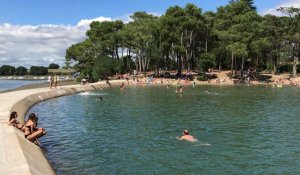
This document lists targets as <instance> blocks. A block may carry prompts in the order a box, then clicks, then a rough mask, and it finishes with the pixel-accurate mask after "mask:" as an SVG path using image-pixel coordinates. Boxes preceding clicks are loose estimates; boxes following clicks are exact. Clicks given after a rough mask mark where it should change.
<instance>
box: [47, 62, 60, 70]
mask: <svg viewBox="0 0 300 175" xmlns="http://www.w3.org/2000/svg"><path fill="white" fill-rule="evenodd" d="M48 69H59V65H58V64H55V63H51V64H49V66H48Z"/></svg>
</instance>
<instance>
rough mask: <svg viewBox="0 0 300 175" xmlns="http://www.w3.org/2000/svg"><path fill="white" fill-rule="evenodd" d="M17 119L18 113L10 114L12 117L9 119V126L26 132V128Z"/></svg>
mask: <svg viewBox="0 0 300 175" xmlns="http://www.w3.org/2000/svg"><path fill="white" fill-rule="evenodd" d="M17 117H18V113H17V112H16V111H14V112H12V113H11V114H10V117H9V122H8V125H9V126H14V127H16V128H18V129H19V130H21V131H23V132H24V131H25V126H24V125H23V124H22V123H20V122H19V120H18V119H17Z"/></svg>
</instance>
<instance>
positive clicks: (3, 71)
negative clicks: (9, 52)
mask: <svg viewBox="0 0 300 175" xmlns="http://www.w3.org/2000/svg"><path fill="white" fill-rule="evenodd" d="M15 70H16V68H15V67H14V66H10V65H3V66H1V67H0V75H3V76H8V75H14V74H15Z"/></svg>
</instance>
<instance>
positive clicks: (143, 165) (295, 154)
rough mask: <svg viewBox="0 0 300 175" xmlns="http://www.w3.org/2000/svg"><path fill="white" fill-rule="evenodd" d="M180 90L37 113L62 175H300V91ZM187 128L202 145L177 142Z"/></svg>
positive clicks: (68, 100) (119, 93) (78, 99)
mask: <svg viewBox="0 0 300 175" xmlns="http://www.w3.org/2000/svg"><path fill="white" fill-rule="evenodd" d="M207 90H209V91H210V92H218V94H217V95H216V94H214V93H205V91H207ZM174 91H175V89H173V88H169V89H167V88H166V87H143V88H141V87H130V88H126V89H125V90H120V89H119V88H111V89H105V90H103V91H94V92H90V94H93V95H79V94H77V95H72V96H65V97H61V98H57V99H52V100H49V101H45V102H41V103H39V104H37V105H36V106H34V107H33V108H32V109H31V110H30V112H36V113H37V114H38V115H39V118H40V119H39V120H40V124H39V125H40V126H42V127H45V128H46V129H47V131H48V134H47V135H46V136H45V137H44V138H42V139H41V142H42V144H43V146H44V149H45V151H46V155H47V157H48V158H49V160H50V161H51V163H52V164H53V166H54V167H55V169H56V170H57V172H58V174H72V175H73V174H130V175H131V174H137V175H138V174H213V175H214V174H300V168H299V165H300V159H299V156H300V147H299V145H300V127H299V124H300V119H299V114H300V108H299V106H300V101H299V94H300V90H299V89H296V88H292V87H285V88H280V89H273V88H266V87H264V86H256V87H251V86H250V87H247V86H234V87H211V86H200V87H196V88H192V87H189V88H185V89H184V94H183V95H182V96H180V95H179V94H177V93H175V92H174ZM103 93H105V94H106V95H105V96H103ZM98 96H103V100H101V101H97V100H96V99H97V98H98ZM183 129H188V130H190V133H191V134H192V135H194V136H195V137H196V138H197V139H198V141H197V142H195V143H190V142H185V141H179V140H177V139H176V136H179V135H181V133H182V130H183Z"/></svg>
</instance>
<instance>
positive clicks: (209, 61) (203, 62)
mask: <svg viewBox="0 0 300 175" xmlns="http://www.w3.org/2000/svg"><path fill="white" fill-rule="evenodd" d="M214 59H215V57H214V55H213V54H210V53H204V54H202V55H201V56H200V58H199V59H198V60H197V66H198V68H199V69H200V70H202V71H206V70H207V69H208V68H211V67H214Z"/></svg>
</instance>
